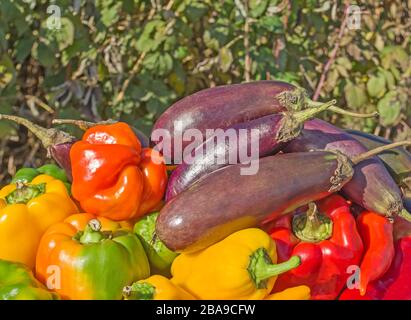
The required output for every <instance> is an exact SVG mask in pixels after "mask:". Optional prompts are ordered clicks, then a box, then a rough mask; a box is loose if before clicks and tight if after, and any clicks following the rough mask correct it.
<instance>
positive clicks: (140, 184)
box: [70, 122, 167, 221]
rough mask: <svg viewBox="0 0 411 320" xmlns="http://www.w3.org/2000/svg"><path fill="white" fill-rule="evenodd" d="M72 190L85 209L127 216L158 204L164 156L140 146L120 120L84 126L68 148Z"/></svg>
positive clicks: (163, 179) (163, 184) (163, 182)
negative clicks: (81, 134) (74, 141)
mask: <svg viewBox="0 0 411 320" xmlns="http://www.w3.org/2000/svg"><path fill="white" fill-rule="evenodd" d="M70 161H71V164H72V174H73V183H72V194H73V197H74V198H75V199H76V200H78V201H79V203H80V205H81V207H82V208H83V210H84V211H86V212H89V213H92V214H95V215H99V216H104V217H107V218H110V219H112V220H116V221H118V220H128V219H131V218H135V217H138V216H141V215H143V214H144V213H147V212H149V211H150V210H152V209H153V208H155V207H156V206H157V204H158V203H159V202H161V199H162V197H163V195H164V191H165V188H166V183H167V171H166V166H165V163H164V160H163V159H162V156H161V155H160V154H159V153H158V152H157V151H154V150H153V149H149V148H146V149H143V150H142V149H141V143H140V141H139V140H138V138H137V137H136V135H135V134H134V132H133V130H132V129H131V128H130V127H129V126H128V125H127V124H126V123H123V122H117V123H114V124H108V125H97V126H94V127H92V128H90V129H88V130H87V131H86V132H85V134H84V136H83V139H82V140H81V141H78V142H76V143H75V144H74V145H73V146H72V148H71V150H70Z"/></svg>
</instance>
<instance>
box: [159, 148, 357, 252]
mask: <svg viewBox="0 0 411 320" xmlns="http://www.w3.org/2000/svg"><path fill="white" fill-rule="evenodd" d="M242 167H244V165H243V164H235V165H230V166H227V167H224V168H222V169H219V170H217V171H214V172H213V173H211V174H209V175H207V176H206V177H205V178H203V179H201V180H199V181H197V182H196V183H194V184H193V185H191V186H190V187H189V188H188V189H187V190H185V191H184V192H182V193H180V194H179V195H177V196H176V197H175V198H173V199H172V200H171V201H169V202H168V203H166V205H165V206H164V207H163V208H162V209H161V211H160V214H159V216H158V219H157V223H156V234H157V236H158V237H159V238H160V239H161V241H163V242H164V244H165V245H166V246H167V247H168V248H169V249H171V250H173V251H183V250H184V251H185V252H193V251H197V250H200V249H203V248H205V247H207V246H209V245H211V244H213V243H215V242H217V241H220V240H222V239H223V238H225V237H226V236H228V235H230V234H231V233H233V232H235V231H238V230H241V229H244V228H249V227H256V226H258V225H260V224H261V223H265V222H268V221H270V220H273V219H276V218H278V217H279V216H281V215H284V214H286V213H289V212H292V211H293V210H294V209H296V208H298V207H300V206H303V205H305V204H307V203H309V202H311V201H316V200H319V199H321V198H324V197H326V196H327V195H329V194H330V193H332V192H335V191H338V190H339V189H340V188H341V187H342V186H343V185H344V184H346V183H347V182H348V181H349V180H350V179H351V177H352V176H353V173H354V170H353V167H352V163H351V162H350V160H349V159H348V158H347V157H346V156H344V155H343V154H341V153H335V152H332V151H316V152H302V153H292V154H278V155H275V156H268V157H265V158H262V159H260V164H259V170H258V172H257V173H256V174H255V175H241V168H242Z"/></svg>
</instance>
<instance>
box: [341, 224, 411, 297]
mask: <svg viewBox="0 0 411 320" xmlns="http://www.w3.org/2000/svg"><path fill="white" fill-rule="evenodd" d="M394 239H395V246H394V248H395V254H394V259H393V260H392V263H391V266H390V268H389V269H388V271H387V272H386V273H385V274H384V275H383V276H382V277H381V278H379V279H378V280H375V281H372V282H370V283H369V284H368V286H367V292H366V293H365V295H364V296H361V295H360V292H359V291H358V290H356V289H345V290H344V291H343V292H342V294H341V296H340V298H339V299H340V300H411V273H410V270H411V223H409V222H408V221H406V220H404V219H400V218H397V219H396V220H395V222H394Z"/></svg>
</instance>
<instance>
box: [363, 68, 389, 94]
mask: <svg viewBox="0 0 411 320" xmlns="http://www.w3.org/2000/svg"><path fill="white" fill-rule="evenodd" d="M385 85H386V81H385V76H384V74H382V73H381V72H379V73H378V74H377V75H375V76H371V77H370V79H369V80H368V82H367V91H368V93H369V95H370V96H371V97H377V98H379V97H382V96H383V95H384V93H385V90H386V89H385Z"/></svg>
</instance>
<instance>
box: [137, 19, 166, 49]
mask: <svg viewBox="0 0 411 320" xmlns="http://www.w3.org/2000/svg"><path fill="white" fill-rule="evenodd" d="M164 29H165V22H164V21H161V20H152V21H150V22H148V23H147V24H146V25H145V26H144V30H143V32H142V34H141V35H140V37H139V38H138V40H137V42H136V47H137V49H138V50H139V51H141V52H142V51H150V50H156V49H157V48H158V46H159V45H160V44H161V42H162V41H164V40H165V39H166V36H165V35H164V33H163V32H164Z"/></svg>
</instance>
